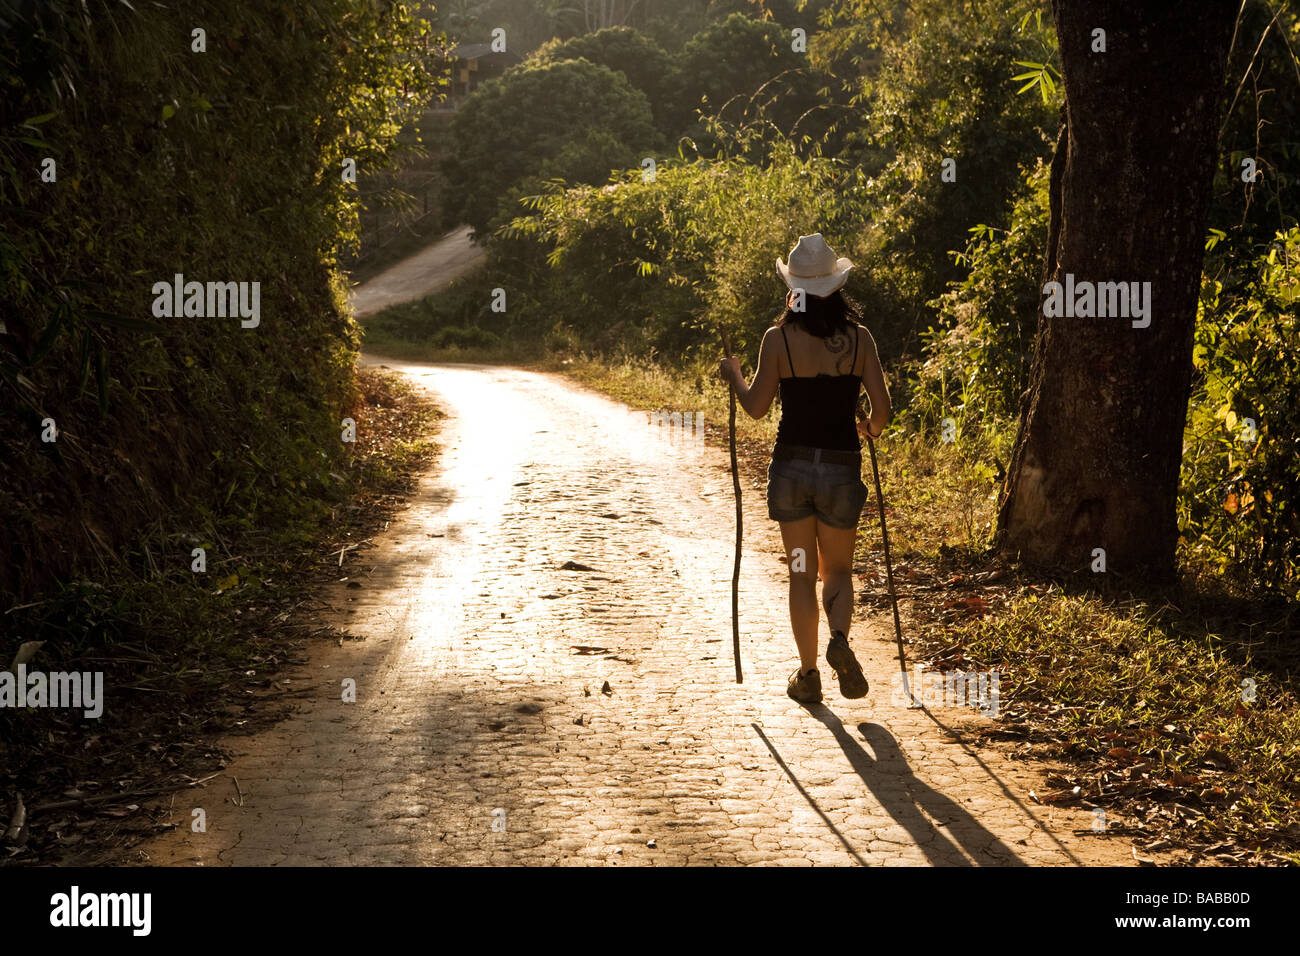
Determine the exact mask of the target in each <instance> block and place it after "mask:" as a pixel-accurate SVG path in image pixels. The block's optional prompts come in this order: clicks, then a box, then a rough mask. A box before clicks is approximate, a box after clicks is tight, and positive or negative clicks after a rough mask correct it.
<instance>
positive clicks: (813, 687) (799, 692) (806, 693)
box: [785, 667, 822, 704]
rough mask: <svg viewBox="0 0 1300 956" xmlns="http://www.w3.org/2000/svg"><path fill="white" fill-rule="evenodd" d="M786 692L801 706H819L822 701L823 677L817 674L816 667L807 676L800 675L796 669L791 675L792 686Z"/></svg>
mask: <svg viewBox="0 0 1300 956" xmlns="http://www.w3.org/2000/svg"><path fill="white" fill-rule="evenodd" d="M785 692H786V693H787V694H789V695H790V698H791V699H792V700H797V701H798V702H799V703H801V704H819V703H821V699H822V675H821V674H819V673H817V668H815V667H814V668H813V669H812V670H810V671H809V672H808V673H807V674H803V673H800V670H799V668H797V667H796V668H795V671H794V673H793V674H791V675H790V684H789V686H787V687H786V689H785Z"/></svg>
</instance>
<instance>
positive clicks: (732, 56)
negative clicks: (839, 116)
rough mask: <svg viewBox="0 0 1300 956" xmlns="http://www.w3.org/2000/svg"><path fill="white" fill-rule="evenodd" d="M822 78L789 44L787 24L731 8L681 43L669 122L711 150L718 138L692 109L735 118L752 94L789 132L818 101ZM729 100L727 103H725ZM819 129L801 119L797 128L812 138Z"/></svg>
mask: <svg viewBox="0 0 1300 956" xmlns="http://www.w3.org/2000/svg"><path fill="white" fill-rule="evenodd" d="M826 81H827V78H826V77H823V76H821V75H820V74H818V73H817V72H816V71H814V70H811V69H810V68H809V65H808V59H807V57H806V56H805V55H804V54H802V53H795V52H794V51H793V50H792V49H791V42H790V33H789V31H788V30H785V29H783V28H782V27H781V26H779V25H777V24H775V23H772V22H763V21H759V20H753V19H750V18H749V17H746V16H745V15H744V14H741V13H733V14H732V15H731V16H729V17H728V18H727V19H726V20H724V21H722V22H721V23H714V24H711V25H710V26H708V27H706V28H705V29H703V30H701V31H700V32H699V33H697V34H696V35H695V36H693V37H691V39H690V40H688V41H687V42H686V45H685V46H684V47H683V48H682V51H681V53H680V54H679V56H678V58H677V61H676V70H675V72H674V74H673V78H672V89H673V93H672V102H671V105H670V107H669V109H668V111H667V123H668V127H669V128H670V129H672V130H674V131H675V132H679V133H681V134H682V135H685V136H686V137H688V138H689V139H690V140H691V141H692V142H693V143H694V144H695V147H696V149H697V150H698V151H699V152H700V153H701V154H703V155H711V154H713V152H714V151H715V150H716V149H717V148H719V146H720V143H719V141H718V140H717V139H716V138H715V137H714V136H713V135H712V134H711V130H710V128H709V126H708V124H707V123H705V122H704V121H703V120H699V121H697V120H696V118H695V113H696V111H697V110H699V109H701V108H705V115H706V116H708V115H713V114H717V113H719V112H722V113H723V114H724V115H727V116H729V117H732V118H734V117H736V116H739V115H743V114H744V113H745V112H746V111H747V109H748V107H749V105H750V101H751V99H752V100H754V101H755V102H757V103H762V104H764V105H766V106H767V110H766V116H765V119H766V120H767V121H768V122H771V123H772V124H774V125H775V127H776V129H777V130H778V131H779V132H781V133H785V134H791V133H792V132H796V123H798V122H799V120H800V118H801V117H804V114H806V113H807V112H808V111H809V110H812V109H814V108H815V107H817V106H819V105H820V104H822V102H823V97H821V96H820V95H819V90H820V89H821V87H822V86H823V85H825V83H826ZM760 90H761V92H760ZM733 101H734V103H733ZM729 103H732V106H731V107H730V109H724V108H726V107H727V105H728V104H729ZM804 123H805V124H808V120H805V121H804ZM823 129H824V127H818V126H813V125H804V126H801V127H800V129H798V130H797V132H804V133H808V134H809V135H812V136H813V137H814V138H817V137H819V136H820V135H821V133H822V132H823Z"/></svg>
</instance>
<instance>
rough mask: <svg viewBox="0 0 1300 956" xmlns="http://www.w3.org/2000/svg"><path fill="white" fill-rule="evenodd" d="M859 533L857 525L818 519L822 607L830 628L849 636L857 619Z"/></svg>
mask: <svg viewBox="0 0 1300 956" xmlns="http://www.w3.org/2000/svg"><path fill="white" fill-rule="evenodd" d="M857 533H858V530H857V528H847V529H845V528H832V527H830V526H829V525H826V524H822V523H821V522H820V521H819V522H817V546H818V551H819V552H820V560H819V562H818V567H819V568H820V571H821V579H822V609H823V610H825V612H826V623H827V624H828V625H829V626H830V629H831V630H832V631H839V632H840V633H841V634H843V635H844V636H845V637H848V634H849V624H850V623H851V622H852V620H853V542H854V539H855V538H856V537H857Z"/></svg>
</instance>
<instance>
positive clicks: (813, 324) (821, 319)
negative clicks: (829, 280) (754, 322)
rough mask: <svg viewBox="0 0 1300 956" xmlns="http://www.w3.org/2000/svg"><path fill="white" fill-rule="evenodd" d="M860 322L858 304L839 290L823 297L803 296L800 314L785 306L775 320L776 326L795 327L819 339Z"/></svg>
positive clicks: (860, 316)
mask: <svg viewBox="0 0 1300 956" xmlns="http://www.w3.org/2000/svg"><path fill="white" fill-rule="evenodd" d="M861 322H862V313H861V311H860V310H859V307H858V304H857V303H856V302H854V301H853V300H852V299H850V298H849V297H848V296H846V295H845V294H844V293H843V291H842V290H840V289H836V290H835V291H834V292H832V293H831V294H830V295H828V296H824V297H823V296H817V295H805V296H804V310H803V311H802V312H795V311H794V310H793V309H791V308H790V306H789V305H788V304H787V305H786V307H785V311H784V312H782V313H781V316H780V318H778V319H777V320H776V324H777V325H787V324H790V325H797V326H798V327H799V328H801V329H803V330H804V331H805V332H807V333H808V334H810V335H815V336H817V337H818V338H819V339H824V338H827V337H828V336H831V335H834V334H835V333H836V332H840V331H843V330H844V328H845V327H846V326H850V325H854V324H858V323H861Z"/></svg>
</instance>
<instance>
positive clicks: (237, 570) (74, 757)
mask: <svg viewBox="0 0 1300 956" xmlns="http://www.w3.org/2000/svg"><path fill="white" fill-rule="evenodd" d="M357 383H358V391H357V395H356V399H355V401H354V404H353V409H352V410H351V414H352V416H353V417H354V418H355V419H356V421H357V423H358V429H357V441H356V443H355V445H354V446H353V447H352V448H351V454H350V456H349V457H348V458H347V459H346V460H345V461H344V462H343V463H342V464H341V465H338V466H336V469H335V470H334V471H333V472H331V473H329V483H330V484H332V485H333V488H332V490H329V491H328V493H323V492H321V491H314V492H312V493H311V494H310V495H309V493H308V492H306V491H304V490H303V489H300V488H291V487H288V486H287V485H281V487H280V488H279V489H278V493H279V494H281V495H282V496H284V498H285V499H286V500H285V506H284V508H283V513H284V514H285V515H289V516H292V517H291V518H287V519H286V521H285V522H284V523H283V524H282V525H281V526H279V527H275V528H269V529H253V528H248V527H242V526H240V525H238V524H236V523H234V522H230V521H225V522H223V521H222V520H221V517H220V516H218V515H207V516H195V519H194V527H195V530H194V531H193V533H178V532H175V531H172V532H171V533H166V532H164V531H163V529H161V528H158V529H155V530H154V533H153V534H152V535H151V536H148V537H146V538H145V539H143V540H142V541H141V543H140V546H139V548H138V549H137V550H136V551H135V552H133V553H128V554H124V555H122V560H121V561H120V562H119V563H117V564H114V565H111V566H107V567H105V568H104V570H103V571H102V572H101V573H100V574H98V575H96V576H95V577H94V578H93V579H92V578H84V579H80V580H75V581H69V582H66V583H65V584H64V585H63V586H62V587H60V588H59V589H57V590H56V591H53V592H52V593H49V594H46V595H38V596H36V598H37V600H34V601H33V602H31V603H30V604H29V605H28V606H24V607H20V608H16V609H11V610H10V611H9V613H8V614H7V615H6V622H5V626H6V631H7V632H8V633H11V634H14V635H20V636H21V640H23V641H43V642H44V643H43V644H42V645H41V647H40V648H39V649H38V650H37V652H36V657H35V659H34V660H32V661H31V662H30V663H29V664H28V667H29V668H33V669H39V670H43V671H92V672H93V671H100V672H102V673H103V675H104V705H103V706H104V709H103V715H102V716H101V717H100V718H98V719H86V718H84V717H83V716H82V713H81V711H67V710H57V709H54V708H28V709H24V710H7V709H6V710H4V711H0V817H3V818H4V819H9V815H10V813H11V811H12V808H13V807H14V806H16V802H17V799H18V797H19V795H21V797H22V800H23V802H24V806H25V807H26V808H27V811H28V826H27V828H26V830H25V832H23V833H22V834H21V843H19V844H17V846H15V847H10V848H8V849H9V851H10V852H8V853H6V854H4V855H2V856H0V865H23V864H31V863H38V862H39V863H51V862H75V863H83V864H93V863H98V862H104V861H106V860H109V859H111V858H112V857H113V855H114V854H115V853H117V852H119V851H120V850H121V848H123V847H126V846H129V845H130V844H131V843H132V842H134V840H136V839H137V838H139V837H140V836H141V835H145V834H147V833H148V832H151V830H152V827H151V825H150V824H149V823H148V821H146V820H144V818H143V817H144V814H143V813H142V812H140V811H139V806H140V804H143V803H144V802H146V801H145V799H144V796H145V795H146V794H149V793H156V792H166V791H169V790H175V789H181V788H183V787H185V786H188V785H190V784H192V782H193V781H195V780H196V779H199V778H201V777H202V776H204V775H206V774H210V773H211V772H212V771H213V770H215V769H217V768H218V767H219V766H220V765H221V762H222V761H223V758H224V756H225V755H223V754H222V753H221V751H220V750H219V749H218V748H217V747H216V746H215V743H214V741H215V739H216V738H217V737H218V736H221V735H225V734H238V733H247V732H252V730H254V729H255V728H256V727H259V726H262V725H264V724H265V723H266V722H267V721H271V720H274V719H277V718H278V717H279V716H281V715H283V714H284V713H285V712H286V711H287V710H288V707H289V705H288V703H287V702H288V699H289V698H290V697H291V696H292V694H291V691H290V687H289V684H288V682H287V681H285V680H284V679H283V677H282V674H283V672H284V671H286V670H287V669H288V668H290V667H291V666H293V665H294V664H298V663H303V661H302V660H301V659H300V655H301V654H302V653H304V651H305V646H306V644H307V643H308V642H309V641H311V640H322V639H326V638H329V637H335V638H338V637H340V635H339V634H337V633H334V632H333V631H332V628H330V627H328V626H320V625H319V624H318V623H317V621H316V620H315V619H314V616H313V615H312V613H311V612H312V608H313V604H314V602H313V600H312V597H311V594H312V590H313V588H314V586H315V585H316V584H317V583H318V582H320V581H324V580H327V579H331V578H337V577H338V576H339V575H341V574H347V573H349V571H348V568H349V567H350V565H349V563H348V560H347V558H348V557H349V556H353V555H354V554H355V552H354V551H352V550H351V549H352V548H354V547H356V546H358V545H360V544H361V543H362V542H363V540H364V539H365V538H367V537H368V536H369V535H370V534H371V533H372V532H373V530H375V529H377V528H378V527H379V526H380V525H381V524H382V523H383V521H384V519H385V518H386V517H387V516H388V515H389V514H390V513H391V512H392V511H393V509H394V508H395V507H397V506H398V505H399V504H400V502H401V500H402V497H403V495H404V494H406V493H408V492H409V488H410V487H411V483H412V481H413V476H414V475H415V474H416V473H417V472H418V471H419V469H420V468H421V467H422V466H423V464H424V463H426V462H427V461H428V460H429V459H430V457H431V456H432V455H433V454H434V452H435V449H436V446H435V444H434V443H433V442H432V441H431V439H430V437H429V431H430V428H431V427H432V426H433V423H434V422H435V421H436V419H437V417H438V412H437V410H436V409H435V408H434V407H433V406H432V405H431V404H430V403H428V401H427V400H426V399H424V398H423V397H422V396H420V395H418V394H417V393H415V392H414V391H413V390H412V389H411V388H410V386H408V385H407V384H406V383H405V382H404V381H403V380H401V379H399V378H398V377H396V376H393V375H387V374H385V373H383V372H381V371H379V370H375V369H365V370H361V371H360V372H359V374H358V379H357ZM326 488H327V489H328V485H327V486H326ZM306 497H312V499H313V500H312V501H311V502H310V504H311V506H312V507H310V508H304V507H303V504H304V502H303V501H302V499H303V498H306ZM289 499H293V500H292V501H290V500H289ZM196 547H202V548H204V549H205V550H206V552H207V570H206V572H204V573H195V572H194V571H192V570H191V562H192V560H193V559H192V549H193V548H196ZM344 547H347V548H348V549H349V550H348V551H346V552H344V559H343V560H340V556H339V552H340V550H342V549H343V548H344ZM14 647H15V648H16V643H15V645H14ZM10 653H12V650H10ZM8 665H9V659H8V657H6V658H5V660H4V661H3V662H0V667H8ZM51 754H57V755H58V756H59V759H57V760H54V759H50V755H51Z"/></svg>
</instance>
